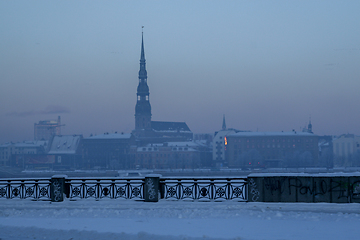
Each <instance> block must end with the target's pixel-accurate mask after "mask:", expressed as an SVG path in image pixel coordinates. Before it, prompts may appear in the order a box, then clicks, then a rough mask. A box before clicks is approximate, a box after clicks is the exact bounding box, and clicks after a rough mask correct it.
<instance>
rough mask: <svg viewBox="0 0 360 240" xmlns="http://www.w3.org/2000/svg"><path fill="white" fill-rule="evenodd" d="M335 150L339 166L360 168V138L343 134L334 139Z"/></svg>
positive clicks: (336, 161)
mask: <svg viewBox="0 0 360 240" xmlns="http://www.w3.org/2000/svg"><path fill="white" fill-rule="evenodd" d="M333 148H334V156H335V163H336V165H337V166H339V167H351V166H360V136H356V135H354V134H343V135H340V136H339V137H334V138H333Z"/></svg>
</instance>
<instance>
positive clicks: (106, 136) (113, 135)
mask: <svg viewBox="0 0 360 240" xmlns="http://www.w3.org/2000/svg"><path fill="white" fill-rule="evenodd" d="M130 137H131V134H130V133H104V134H100V135H94V136H90V137H88V138H85V139H126V138H130Z"/></svg>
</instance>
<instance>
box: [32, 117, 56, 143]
mask: <svg viewBox="0 0 360 240" xmlns="http://www.w3.org/2000/svg"><path fill="white" fill-rule="evenodd" d="M61 126H63V125H61V120H60V116H58V119H57V120H46V121H39V123H35V124H34V140H35V141H39V140H46V141H49V140H51V138H52V137H53V136H55V135H61Z"/></svg>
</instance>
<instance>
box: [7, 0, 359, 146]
mask: <svg viewBox="0 0 360 240" xmlns="http://www.w3.org/2000/svg"><path fill="white" fill-rule="evenodd" d="M359 12H360V1H328V0H327V1H325V0H324V1H314V0H312V1H0V34H1V37H0V103H1V107H0V124H1V125H0V143H4V142H7V141H23V140H32V139H33V131H34V130H33V128H34V123H36V122H38V121H40V120H51V119H56V118H57V116H59V115H60V116H61V118H62V122H63V123H64V124H66V126H65V127H63V129H62V133H63V134H83V135H84V137H88V136H89V135H90V133H93V134H102V133H104V132H115V131H118V132H127V133H129V132H131V130H132V129H134V125H135V117H134V113H135V103H136V88H137V84H138V71H139V59H140V47H141V26H145V27H144V42H145V56H146V61H147V62H146V63H147V71H148V84H149V88H150V103H151V106H152V120H155V121H185V122H186V123H187V124H188V126H189V127H190V129H191V130H192V131H193V132H194V133H213V132H214V131H216V130H219V129H221V125H222V116H223V114H225V115H226V121H227V126H228V127H232V128H237V129H241V130H252V131H257V130H258V131H291V130H292V129H295V130H299V129H300V127H303V126H304V125H305V123H307V122H308V120H309V117H310V116H311V119H312V123H313V130H314V132H315V133H316V134H319V135H323V134H329V135H337V134H342V133H355V134H360V109H359V104H360V14H359Z"/></svg>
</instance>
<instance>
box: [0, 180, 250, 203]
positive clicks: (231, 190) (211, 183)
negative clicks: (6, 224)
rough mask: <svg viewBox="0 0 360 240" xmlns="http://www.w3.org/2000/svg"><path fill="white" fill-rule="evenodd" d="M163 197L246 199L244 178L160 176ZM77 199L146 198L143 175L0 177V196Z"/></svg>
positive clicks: (160, 194)
mask: <svg viewBox="0 0 360 240" xmlns="http://www.w3.org/2000/svg"><path fill="white" fill-rule="evenodd" d="M158 180H159V181H158V186H157V189H158V191H159V196H160V198H162V199H174V200H183V199H190V200H233V199H236V200H239V201H247V179H246V178H221V177H219V178H205V177H203V178H201V177H198V178H190V177H189V178H185V177H177V178H163V177H160V178H159V179H158ZM64 195H65V196H66V198H69V199H70V200H76V199H97V200H100V199H106V198H108V199H138V200H144V199H145V178H68V177H63V178H58V177H57V178H54V177H53V178H51V179H8V180H1V179H0V199H1V198H6V199H14V198H18V199H28V198H29V199H33V200H51V201H62V199H63V196H64Z"/></svg>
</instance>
